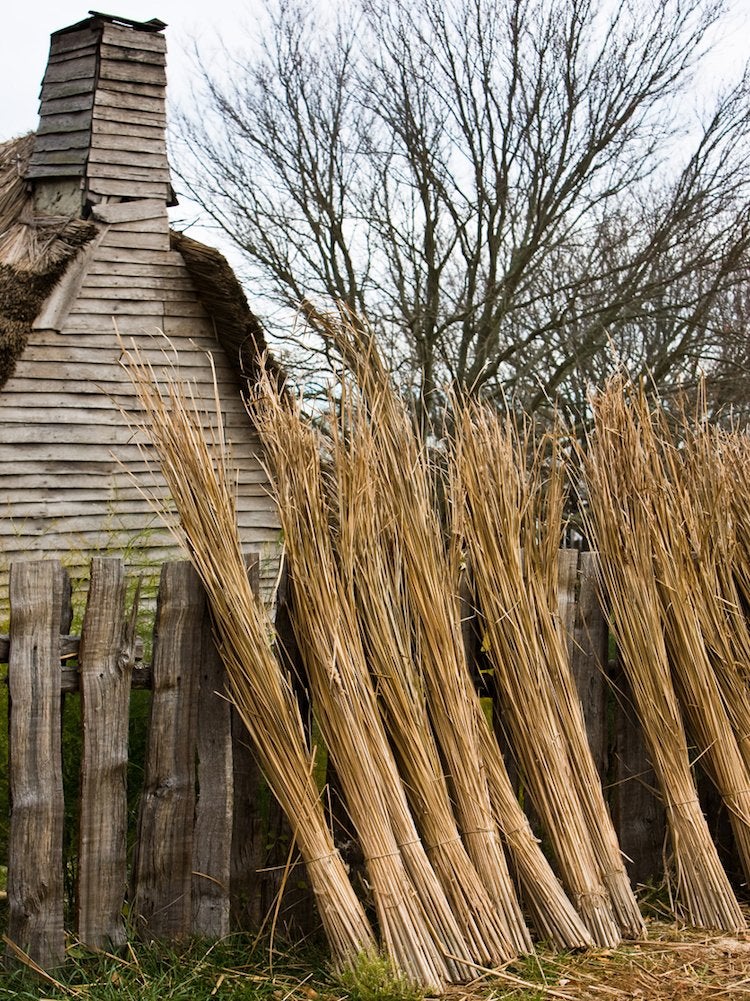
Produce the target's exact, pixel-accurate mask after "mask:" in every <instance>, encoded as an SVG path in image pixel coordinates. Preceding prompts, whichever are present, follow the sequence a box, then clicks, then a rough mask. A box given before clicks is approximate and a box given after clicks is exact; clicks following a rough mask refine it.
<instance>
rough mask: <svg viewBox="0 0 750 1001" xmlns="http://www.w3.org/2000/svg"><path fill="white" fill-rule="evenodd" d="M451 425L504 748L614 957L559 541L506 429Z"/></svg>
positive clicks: (464, 420) (597, 790)
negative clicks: (555, 618)
mask: <svg viewBox="0 0 750 1001" xmlns="http://www.w3.org/2000/svg"><path fill="white" fill-rule="evenodd" d="M455 418H456V420H455V432H454V453H453V463H452V472H453V479H454V487H453V491H452V492H453V495H454V498H455V500H454V506H455V509H456V516H457V518H458V519H460V534H462V535H463V536H464V538H465V540H466V545H467V549H468V552H469V554H470V556H471V561H472V569H473V573H474V582H475V587H476V591H477V595H478V598H479V604H480V608H481V612H482V618H483V622H484V625H485V630H486V637H487V645H488V647H489V655H490V658H491V662H492V665H493V676H494V678H495V683H496V685H497V689H498V694H499V696H500V698H501V702H502V706H503V713H504V719H505V720H506V721H507V725H508V730H509V732H510V734H511V739H512V744H513V749H514V751H515V754H516V756H517V758H518V760H519V762H520V764H521V768H522V771H523V774H524V777H525V780H526V782H527V784H528V786H529V791H530V793H531V796H532V798H533V800H534V804H535V806H536V809H537V811H538V812H539V815H540V817H541V819H542V821H543V823H544V824H545V827H546V830H547V833H548V836H549V838H550V841H551V843H552V845H553V847H554V851H555V855H556V857H557V860H558V864H559V867H560V872H561V874H562V877H563V881H564V882H565V885H566V887H567V889H568V892H569V893H571V894H573V895H574V899H575V901H576V904H577V907H578V910H579V912H580V914H581V916H582V917H583V919H584V922H585V924H586V926H587V927H588V929H589V931H590V932H591V934H592V936H593V937H594V940H595V941H596V942H597V943H599V944H600V945H603V946H615V945H617V944H618V942H619V941H620V933H619V929H618V925H617V922H616V921H615V916H614V914H613V910H612V902H611V899H610V895H609V893H608V891H607V888H606V886H605V884H604V881H603V877H604V875H605V874H607V875H609V873H610V871H615V869H614V864H613V861H612V859H611V857H610V855H607V856H606V859H600V858H598V857H597V852H596V849H595V844H594V842H595V840H596V835H595V834H594V831H593V830H592V828H593V827H594V823H595V820H596V821H597V822H599V823H601V824H605V823H608V824H609V825H610V826H611V822H610V821H609V816H608V814H607V811H606V806H605V805H604V802H603V798H602V793H601V787H600V784H599V779H598V776H597V775H596V770H595V767H594V765H593V762H592V764H591V770H590V771H593V774H594V776H595V779H594V781H595V787H592V786H591V785H590V784H589V785H587V780H588V782H589V783H590V782H591V779H590V772H589V770H586V769H585V767H584V766H583V764H582V763H581V761H579V760H578V759H579V756H582V757H583V758H584V759H585V758H589V759H590V752H589V749H588V744H587V742H586V737H585V729H583V741H581V740H579V739H578V737H577V734H576V733H575V732H574V731H575V726H576V724H578V725H581V726H582V723H581V719H580V717H581V710H580V704H579V703H578V696H577V692H576V691H575V685H574V682H573V681H572V678H570V679H568V678H567V677H566V671H567V674H568V675H569V673H570V672H569V670H568V669H567V662H566V660H565V658H566V656H567V654H566V652H565V647H564V643H563V640H562V637H561V636H560V633H559V631H558V630H557V629H556V628H555V626H554V624H553V622H552V616H551V612H550V604H551V601H552V598H553V594H554V586H551V584H550V580H551V579H552V577H553V576H554V578H555V579H556V576H557V565H556V561H555V558H554V557H555V555H556V553H557V549H558V547H559V541H558V540H557V539H556V540H555V541H554V544H552V542H551V539H552V538H554V534H553V533H554V529H551V530H550V529H547V528H544V527H543V526H542V524H541V520H540V519H539V518H538V516H537V515H538V508H535V507H534V497H533V491H532V484H531V483H530V478H529V477H528V476H527V472H526V462H527V458H526V454H527V448H526V446H525V444H524V443H523V442H522V441H521V440H520V438H519V434H518V432H517V429H516V427H515V425H514V423H513V421H512V420H511V419H510V418H508V419H506V420H503V419H501V418H500V417H499V416H497V415H495V414H489V413H488V412H487V411H486V410H485V409H484V408H482V407H481V406H478V405H473V404H465V405H463V406H458V405H457V406H456V414H455ZM536 473H537V477H539V476H540V475H541V460H540V456H539V455H538V454H537V466H536ZM537 485H538V484H537ZM545 513H546V515H547V518H546V519H544V520H549V519H553V520H554V519H555V518H557V525H558V526H559V524H560V522H559V517H560V511H558V510H556V509H555V504H554V503H551V505H550V510H549V511H547V512H545ZM551 533H552V534H551ZM558 539H559V537H558ZM522 546H523V547H524V548H523V552H522V548H521V547H522ZM582 744H585V745H586V746H585V749H584V748H583V746H582ZM597 800H598V801H601V805H599V803H598V802H597ZM605 815H606V818H605ZM597 847H598V842H597ZM617 861H618V862H619V859H618V860H617ZM620 864H621V863H620ZM627 889H628V891H629V892H630V887H629V884H628V887H627ZM618 890H619V886H618ZM636 913H637V908H636ZM627 917H628V921H629V922H630V923H632V919H631V918H630V915H629V913H628V914H627ZM638 923H639V925H640V915H639V914H638ZM629 930H630V929H629Z"/></svg>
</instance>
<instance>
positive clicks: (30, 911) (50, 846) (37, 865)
mask: <svg viewBox="0 0 750 1001" xmlns="http://www.w3.org/2000/svg"><path fill="white" fill-rule="evenodd" d="M67 594H68V592H67V588H66V586H65V573H64V571H63V569H62V567H61V566H60V564H59V563H57V562H54V561H44V562H42V561H39V562H34V563H15V564H13V566H12V567H11V574H10V602H11V623H10V652H9V661H8V686H9V697H10V727H9V759H10V765H9V772H10V774H9V786H10V800H11V816H10V833H9V844H8V862H9V865H8V905H9V920H8V937H9V938H10V939H11V941H12V942H14V943H15V944H16V945H17V946H19V947H20V948H21V949H23V950H24V952H26V953H27V954H28V955H29V956H30V957H31V958H32V959H33V960H34V962H36V963H38V964H39V965H40V966H42V967H44V968H45V969H48V968H50V967H54V966H56V965H58V964H59V963H61V962H62V961H63V959H64V956H65V936H64V931H63V856H62V846H63V818H64V803H63V785H62V755H61V746H60V725H61V724H60V685H61V672H60V631H61V626H62V625H63V615H64V614H65V610H66V604H67V603H66V596H67Z"/></svg>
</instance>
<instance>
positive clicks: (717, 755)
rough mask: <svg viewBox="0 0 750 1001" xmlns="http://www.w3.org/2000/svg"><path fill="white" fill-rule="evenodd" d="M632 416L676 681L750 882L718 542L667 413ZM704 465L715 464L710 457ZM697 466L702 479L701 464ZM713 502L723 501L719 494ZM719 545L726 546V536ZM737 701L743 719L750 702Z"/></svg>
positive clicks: (748, 778) (634, 411) (645, 407)
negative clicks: (647, 481)
mask: <svg viewBox="0 0 750 1001" xmlns="http://www.w3.org/2000/svg"><path fill="white" fill-rule="evenodd" d="M629 409H630V413H631V415H632V419H633V421H634V422H635V425H636V431H637V433H638V435H639V439H640V446H641V452H642V454H643V455H644V456H645V457H646V458H647V461H648V463H649V467H648V468H649V473H648V475H649V477H650V478H651V480H652V489H651V491H650V492H649V494H648V495H647V496H645V497H642V498H641V503H642V505H643V506H644V508H646V510H645V512H644V513H645V519H644V520H645V521H646V522H647V524H648V527H649V529H650V536H651V545H652V550H653V559H654V573H655V574H656V579H657V582H658V585H657V586H658V590H659V593H660V596H661V602H662V618H663V622H664V632H665V636H666V640H667V652H668V655H669V658H670V663H671V667H672V676H673V678H674V681H675V687H676V690H677V693H678V697H679V699H680V703H681V705H682V708H683V713H684V715H685V717H686V719H687V720H688V723H689V726H690V729H691V731H692V733H693V734H694V735H695V738H696V740H697V743H698V747H699V750H700V752H701V760H702V763H703V765H704V767H706V770H707V771H708V772H709V774H710V775H711V777H712V778H713V780H714V782H715V784H716V787H717V789H718V790H719V793H720V794H721V797H722V799H723V801H724V803H725V804H726V806H727V809H728V812H729V819H730V822H731V824H732V830H733V832H734V839H735V843H736V846H737V849H738V852H739V856H740V860H741V862H742V866H743V869H744V871H745V875H746V877H748V878H750V772H748V769H747V766H746V763H745V760H744V759H743V756H742V753H741V750H740V747H739V745H738V741H737V736H736V734H735V732H734V728H733V726H732V722H731V720H730V718H729V714H728V712H727V706H726V703H725V699H724V695H725V691H726V689H727V688H728V689H729V691H730V692H732V691H734V694H735V696H739V694H740V693H739V686H736V685H734V684H733V680H732V677H731V675H732V673H733V671H732V668H731V667H729V665H728V664H726V663H725V662H724V661H723V659H722V658H721V657H718V656H716V654H717V653H718V652H719V650H720V649H723V650H724V653H725V654H726V655H731V647H732V639H733V637H732V635H731V634H730V633H729V631H728V629H727V622H726V617H725V612H724V607H723V600H722V598H721V596H720V591H719V589H718V588H719V581H718V575H717V574H716V573H712V560H711V557H709V555H708V553H707V551H706V550H707V549H708V548H712V547H713V540H712V542H711V543H710V544H709V540H708V539H707V538H706V536H705V528H706V527H707V526H706V525H705V523H704V521H703V518H704V512H703V510H702V509H701V507H700V506H699V505H698V502H697V501H698V499H697V496H696V488H697V482H696V483H693V484H690V483H689V481H688V478H687V476H686V470H685V460H684V457H683V455H682V451H683V449H682V447H680V448H679V449H678V447H677V443H676V442H675V441H674V440H673V438H672V434H671V432H670V429H669V427H668V423H667V420H666V417H665V415H664V412H663V410H662V409H661V408H660V407H658V406H657V407H656V408H655V409H654V410H653V411H652V410H651V409H650V407H649V404H648V402H647V400H646V398H645V395H644V394H643V393H642V392H640V393H631V394H630V398H629ZM695 444H697V442H696V443H695ZM703 457H704V461H705V460H706V459H709V456H707V455H706V454H705V453H704V456H703ZM712 465H713V466H714V467H715V464H712ZM691 466H692V473H693V475H696V474H697V473H698V470H697V468H696V462H695V461H694V462H692V463H691ZM706 486H707V485H705V484H704V489H705V488H706ZM709 489H710V488H709ZM714 499H715V500H718V499H719V498H718V497H716V496H715V494H714ZM708 524H709V525H710V522H709V523H708ZM716 542H717V544H718V545H721V535H720V536H719V537H718V538H717V539H716ZM709 644H713V648H714V656H713V657H712V656H711V652H710V647H709ZM720 674H723V675H724V686H722V684H721V680H720ZM733 701H734V705H735V712H736V711H737V710H739V709H741V707H742V704H743V702H745V701H746V698H745V700H742V701H740V700H739V699H738V698H735V699H734V700H733ZM744 736H747V731H746V732H745V734H744Z"/></svg>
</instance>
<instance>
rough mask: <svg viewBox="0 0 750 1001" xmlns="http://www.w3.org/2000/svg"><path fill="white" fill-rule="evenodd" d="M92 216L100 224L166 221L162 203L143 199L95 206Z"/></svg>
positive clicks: (165, 210)
mask: <svg viewBox="0 0 750 1001" xmlns="http://www.w3.org/2000/svg"><path fill="white" fill-rule="evenodd" d="M131 141H132V140H131ZM92 215H93V217H94V218H95V219H99V220H101V221H102V222H108V223H117V224H120V223H133V222H145V221H146V220H151V219H159V220H162V219H166V218H167V209H166V206H165V205H164V202H161V201H158V200H157V199H144V200H143V201H138V202H112V203H104V204H103V205H95V206H94V208H93V209H92Z"/></svg>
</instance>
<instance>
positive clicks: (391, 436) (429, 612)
mask: <svg viewBox="0 0 750 1001" xmlns="http://www.w3.org/2000/svg"><path fill="white" fill-rule="evenodd" d="M315 319H316V323H317V325H318V328H319V329H323V330H324V331H325V332H326V333H327V334H328V336H329V337H330V339H331V340H332V341H333V342H334V343H335V344H336V345H337V347H338V350H339V351H340V353H341V354H342V356H343V357H344V359H345V362H346V364H347V366H348V368H349V370H350V372H351V373H352V375H353V377H354V379H355V381H356V383H357V385H358V386H359V389H360V391H361V392H362V394H363V398H364V402H365V405H366V406H367V408H368V411H369V420H370V427H371V429H372V435H373V442H374V450H375V456H376V461H377V463H378V478H379V480H380V482H381V484H382V488H381V490H382V493H381V499H380V504H381V505H382V509H383V511H384V512H387V514H388V517H389V518H390V522H389V531H390V533H391V538H392V540H393V542H392V545H393V546H394V547H395V551H396V553H397V555H398V559H399V560H400V562H401V565H402V568H403V570H402V576H401V585H402V587H403V597H404V604H405V607H406V609H407V611H408V614H409V617H410V619H411V622H412V637H413V639H414V643H415V653H414V657H415V661H416V663H418V664H419V665H420V677H421V679H422V683H423V685H424V688H425V692H426V696H427V701H428V705H429V712H430V718H431V721H432V724H433V730H434V732H435V736H436V738H437V743H438V746H439V749H440V752H441V754H442V757H443V760H444V761H445V762H446V764H447V769H448V779H449V787H450V790H451V793H452V798H453V802H454V808H455V811H456V816H457V819H458V821H459V828H460V830H461V832H462V835H463V838H464V841H465V843H466V846H467V850H468V853H469V856H470V857H471V859H472V861H473V862H474V865H475V867H476V869H477V871H478V873H479V874H480V877H481V878H482V880H483V882H484V883H485V885H486V886H487V887H488V889H489V890H490V893H491V896H492V899H493V900H494V902H495V904H496V906H497V907H498V909H499V911H500V913H501V915H502V916H503V917H504V921H505V922H507V927H508V929H509V931H510V933H511V934H512V936H513V941H514V942H515V944H516V947H517V948H518V949H519V950H523V949H527V948H528V947H529V946H528V933H527V931H526V928H525V925H524V924H523V923H522V921H521V920H520V915H519V911H518V906H517V902H516V899H515V895H514V893H513V890H512V885H511V884H510V881H509V878H508V875H507V868H506V866H505V861H504V858H503V856H502V854H501V852H500V848H499V845H498V844H497V840H496V826H497V827H499V829H500V831H501V832H502V834H503V836H504V837H505V839H506V843H507V844H508V847H509V849H510V851H511V852H512V853H513V859H514V862H515V864H516V868H517V871H518V874H519V878H520V881H521V883H522V885H523V888H524V892H525V895H526V898H527V900H528V901H529V905H530V908H531V910H532V913H533V914H534V916H535V918H536V919H537V921H538V927H539V931H540V933H541V934H542V935H543V936H545V937H547V938H550V939H551V940H553V941H555V942H558V943H559V944H560V945H561V946H563V947H566V948H578V947H581V946H583V945H587V944H589V943H590V941H591V940H590V937H589V935H588V933H587V931H586V929H585V928H584V927H583V925H582V924H581V922H580V920H579V919H578V917H577V915H576V913H575V911H574V909H573V907H572V906H571V904H570V901H569V900H568V899H567V897H566V896H565V893H564V891H563V890H562V888H561V886H560V884H559V882H558V881H557V879H556V878H555V876H554V874H553V872H552V870H551V868H550V866H549V863H548V862H547V860H546V858H545V857H544V855H543V853H542V852H541V849H540V847H539V845H538V843H537V841H536V839H535V838H534V836H533V834H532V832H531V829H530V827H529V824H528V821H527V819H526V817H525V815H524V814H523V811H522V810H521V808H520V806H519V804H518V802H517V800H516V798H515V796H514V795H513V792H512V788H511V784H510V781H509V779H508V776H507V773H506V770H505V764H504V762H503V759H502V755H501V754H500V750H499V748H498V746H497V744H496V742H495V741H494V739H493V740H491V741H489V742H488V741H487V740H486V737H487V735H488V733H489V729H488V727H487V723H486V721H485V718H484V714H483V712H482V708H481V704H480V702H479V698H478V696H477V693H476V690H475V688H474V684H473V681H472V678H471V674H470V671H469V668H468V665H467V662H466V654H465V649H464V646H463V637H462V635H461V608H460V601H459V598H458V594H457V587H456V586H455V585H454V582H455V580H456V576H457V575H456V573H455V571H454V568H453V567H452V566H451V565H450V563H449V559H448V556H447V554H446V552H445V549H444V547H443V543H442V537H443V533H442V530H441V525H440V523H439V519H438V517H437V515H436V505H435V499H434V495H433V490H432V482H431V474H430V467H429V461H428V458H427V455H426V452H425V449H424V447H423V445H422V443H421V441H420V439H419V438H418V436H417V435H415V430H414V426H413V424H412V422H411V420H410V418H409V416H408V413H407V411H406V409H405V407H404V406H403V404H402V403H401V401H400V400H399V399H398V398H397V396H396V394H395V392H394V391H393V388H392V385H391V382H390V378H389V376H388V373H387V371H386V370H385V368H384V367H383V365H382V362H381V360H380V358H379V356H378V354H377V351H376V350H375V347H374V344H373V341H372V337H371V335H370V334H369V332H368V331H367V330H366V329H363V327H362V326H361V325H359V324H358V322H357V321H356V320H355V319H354V318H352V317H351V316H348V315H347V314H346V313H344V314H343V315H342V316H340V317H338V318H331V317H321V316H316V318H315ZM487 755H492V767H491V768H488V765H487V761H486V757H487ZM493 807H494V812H493Z"/></svg>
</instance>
